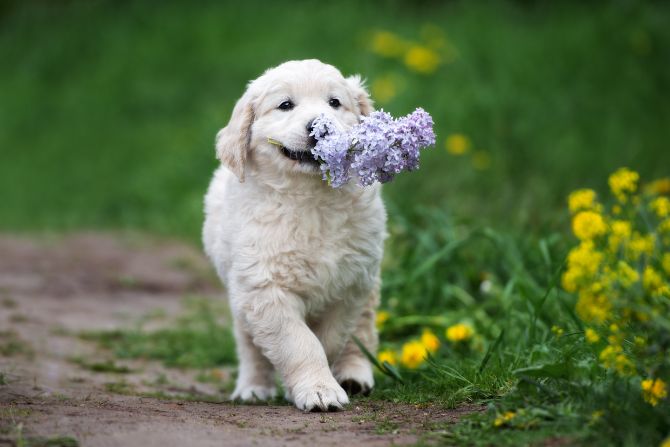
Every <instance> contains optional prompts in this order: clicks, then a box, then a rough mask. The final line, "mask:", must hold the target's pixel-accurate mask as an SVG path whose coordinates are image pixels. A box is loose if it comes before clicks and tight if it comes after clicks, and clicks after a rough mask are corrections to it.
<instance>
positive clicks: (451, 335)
mask: <svg viewBox="0 0 670 447" xmlns="http://www.w3.org/2000/svg"><path fill="white" fill-rule="evenodd" d="M473 333H474V331H473V330H472V328H471V327H470V326H468V325H467V324H464V323H458V324H455V325H453V326H450V327H448V328H447V331H446V336H447V340H449V341H450V342H452V343H460V342H464V341H467V340H469V339H470V338H471V337H472V334H473Z"/></svg>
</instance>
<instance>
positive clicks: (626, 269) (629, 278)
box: [616, 261, 640, 289]
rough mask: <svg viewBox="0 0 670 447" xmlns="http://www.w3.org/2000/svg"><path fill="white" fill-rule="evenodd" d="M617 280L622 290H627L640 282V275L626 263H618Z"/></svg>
mask: <svg viewBox="0 0 670 447" xmlns="http://www.w3.org/2000/svg"><path fill="white" fill-rule="evenodd" d="M616 276H617V279H618V280H619V283H620V284H621V285H622V286H623V287H624V288H626V289H627V288H629V287H630V286H632V285H633V284H635V283H636V282H638V281H639V280H640V274H639V273H638V272H637V270H635V269H634V268H633V267H631V266H630V265H628V263H626V261H619V262H618V264H617V275H616Z"/></svg>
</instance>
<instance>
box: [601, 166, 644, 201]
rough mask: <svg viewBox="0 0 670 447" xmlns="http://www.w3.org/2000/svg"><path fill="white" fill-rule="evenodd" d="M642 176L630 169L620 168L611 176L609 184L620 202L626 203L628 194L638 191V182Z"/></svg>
mask: <svg viewBox="0 0 670 447" xmlns="http://www.w3.org/2000/svg"><path fill="white" fill-rule="evenodd" d="M639 179H640V175H639V174H638V173H637V172H635V171H631V170H630V169H628V168H620V169H618V170H617V171H616V172H615V173H614V174H612V175H610V177H609V180H608V183H609V186H610V189H611V190H612V193H613V194H614V195H615V196H616V198H617V199H618V200H619V201H620V202H624V203H625V202H626V200H627V197H628V194H632V193H634V192H635V191H636V190H637V182H638V180H639Z"/></svg>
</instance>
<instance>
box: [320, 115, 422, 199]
mask: <svg viewBox="0 0 670 447" xmlns="http://www.w3.org/2000/svg"><path fill="white" fill-rule="evenodd" d="M311 135H312V136H313V137H314V138H315V139H316V140H317V144H316V146H315V147H314V149H312V154H313V155H314V158H315V159H316V160H318V161H320V162H321V171H322V172H323V178H324V180H328V181H329V182H330V185H331V186H332V187H333V188H338V187H340V186H342V185H344V184H345V183H347V182H348V181H349V180H350V179H351V177H352V176H355V177H357V179H358V184H359V185H361V186H368V185H371V184H373V183H374V182H375V181H378V182H380V183H386V182H389V181H391V180H393V177H394V176H395V175H396V174H398V173H400V172H402V171H413V170H415V169H418V168H419V150H420V149H423V148H426V147H428V146H432V145H434V144H435V133H434V132H433V119H432V118H431V116H430V115H429V114H428V113H427V112H426V111H425V110H423V109H421V108H418V109H416V110H415V111H414V112H413V113H411V114H409V115H407V116H404V117H402V118H398V119H394V118H393V117H392V116H391V115H390V114H388V113H386V112H384V111H379V112H373V113H371V114H370V116H366V117H363V119H362V120H361V122H360V123H359V124H358V125H356V126H354V127H352V128H351V129H350V130H349V131H348V132H338V131H337V129H336V127H335V126H334V125H333V123H332V122H331V121H330V120H329V119H328V118H327V117H326V116H324V115H321V116H319V117H318V118H316V119H315V120H314V123H313V130H312V133H311Z"/></svg>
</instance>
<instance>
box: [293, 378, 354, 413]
mask: <svg viewBox="0 0 670 447" xmlns="http://www.w3.org/2000/svg"><path fill="white" fill-rule="evenodd" d="M293 402H294V403H295V406H296V407H298V408H299V409H301V410H303V411H337V410H341V409H342V405H346V404H348V403H349V398H348V397H347V393H346V392H345V391H344V390H343V389H342V387H341V386H340V385H339V384H338V383H337V382H335V381H334V380H332V381H328V382H317V383H316V384H315V385H311V386H303V387H300V386H296V388H295V389H294V392H293Z"/></svg>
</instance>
